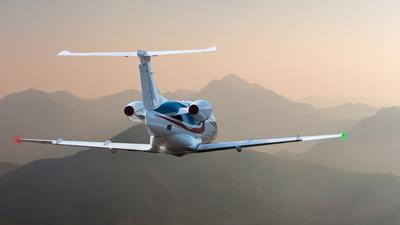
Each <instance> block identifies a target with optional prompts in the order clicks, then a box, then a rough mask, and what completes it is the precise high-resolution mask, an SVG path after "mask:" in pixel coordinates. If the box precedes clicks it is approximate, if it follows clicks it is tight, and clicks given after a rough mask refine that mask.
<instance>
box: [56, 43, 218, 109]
mask: <svg viewBox="0 0 400 225" xmlns="http://www.w3.org/2000/svg"><path fill="white" fill-rule="evenodd" d="M215 51H217V48H216V47H210V48H205V49H194V50H172V51H146V50H138V51H134V52H85V53H82V52H81V53H75V52H70V51H62V52H60V53H59V54H58V55H59V56H114V57H131V56H136V57H139V59H140V65H139V69H140V81H141V86H142V96H143V104H144V108H145V109H146V110H153V109H155V108H157V107H158V106H160V104H162V103H164V102H165V101H167V99H166V98H165V97H164V96H162V95H161V94H160V92H159V90H158V88H157V85H156V82H155V80H154V73H153V70H152V67H151V63H150V60H151V57H153V56H161V55H178V54H191V53H203V52H215Z"/></svg>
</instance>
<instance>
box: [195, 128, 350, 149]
mask: <svg viewBox="0 0 400 225" xmlns="http://www.w3.org/2000/svg"><path fill="white" fill-rule="evenodd" d="M347 137H348V134H347V133H345V132H343V133H339V134H327V135H317V136H296V137H285V138H272V139H259V140H246V141H230V142H217V143H210V144H199V145H198V146H197V148H196V150H195V151H196V152H199V153H200V152H211V151H219V150H227V149H236V150H237V151H241V150H242V148H248V147H255V146H261V145H275V144H284V143H292V142H301V141H315V140H324V139H332V138H341V139H347Z"/></svg>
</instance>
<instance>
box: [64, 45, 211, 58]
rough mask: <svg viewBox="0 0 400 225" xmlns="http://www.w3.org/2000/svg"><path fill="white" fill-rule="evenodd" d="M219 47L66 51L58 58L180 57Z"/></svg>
mask: <svg viewBox="0 0 400 225" xmlns="http://www.w3.org/2000/svg"><path fill="white" fill-rule="evenodd" d="M215 51H217V47H215V46H214V47H210V48H205V49H193V50H171V51H144V50H140V51H134V52H70V51H67V50H64V51H62V52H60V53H58V56H117V57H130V56H159V55H180V54H192V53H204V52H215Z"/></svg>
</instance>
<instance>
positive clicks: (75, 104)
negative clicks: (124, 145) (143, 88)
mask: <svg viewBox="0 0 400 225" xmlns="http://www.w3.org/2000/svg"><path fill="white" fill-rule="evenodd" d="M128 95H129V96H130V97H129V99H135V98H136V99H137V98H138V97H139V93H138V92H135V91H133V90H131V91H129V93H128V92H123V93H120V94H118V95H116V96H108V97H104V98H100V99H97V100H83V99H80V98H78V97H76V96H73V95H71V94H69V93H68V92H54V93H50V94H49V93H46V92H43V91H38V90H33V89H30V90H27V91H24V92H19V93H15V94H11V95H9V96H6V97H5V98H3V99H2V100H1V101H0V124H1V129H0V143H2V150H1V151H0V158H1V159H2V160H3V161H8V162H17V163H24V162H27V161H31V160H34V159H37V158H43V157H46V156H51V157H53V156H62V155H65V154H69V153H70V152H71V151H72V152H73V151H74V150H73V149H66V148H64V149H66V150H65V151H63V150H62V149H61V150H60V151H58V152H56V153H50V154H49V153H48V149H49V147H48V146H43V145H35V146H34V145H15V144H14V143H13V139H14V136H15V135H20V136H25V137H38V138H59V137H62V138H65V139H83V140H85V139H93V138H104V137H110V136H112V135H113V134H115V133H117V132H118V131H120V130H121V129H126V128H127V127H129V123H127V119H126V118H125V117H124V116H123V114H122V113H121V110H122V108H123V107H124V106H125V104H126V102H127V101H128V100H127V98H126V97H127V96H128ZM122 102H124V103H122Z"/></svg>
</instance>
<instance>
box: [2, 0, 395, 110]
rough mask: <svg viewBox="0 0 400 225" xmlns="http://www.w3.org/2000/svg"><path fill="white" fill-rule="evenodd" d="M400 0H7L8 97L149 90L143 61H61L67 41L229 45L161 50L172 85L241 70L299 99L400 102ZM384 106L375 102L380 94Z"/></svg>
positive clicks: (160, 63) (123, 46)
mask: <svg viewBox="0 0 400 225" xmlns="http://www.w3.org/2000/svg"><path fill="white" fill-rule="evenodd" d="M399 9H400V2H398V1H389V0H387V1H372V0H369V1H356V0H349V1H289V0H284V1H246V2H243V1H236V0H235V1H228V0H221V1H218V2H216V1H209V0H204V1H176V0H172V1H125V0H118V1H104V0H101V1H90V0H84V1H77V0H71V1H61V0H52V1H50V0H38V1H27V0H17V1H15V0H14V1H10V0H6V1H2V7H0V29H1V31H0V32H1V37H2V38H1V42H0V49H1V53H0V61H1V67H0V79H1V82H0V97H1V96H4V95H6V94H8V93H11V92H15V91H19V90H24V89H27V88H37V89H42V90H46V91H55V90H68V91H71V92H72V93H74V94H77V95H79V96H81V97H84V98H93V97H98V96H103V95H106V94H111V93H115V92H118V91H121V90H125V89H129V88H136V89H139V77H138V69H137V60H136V59H134V58H128V59H126V58H113V59H111V58H107V59H106V58H100V59H99V58H59V57H56V54H57V53H58V52H59V51H60V50H63V49H69V50H74V51H127V50H136V49H139V48H142V49H152V50H153V49H154V50H164V49H192V48H201V47H208V46H212V45H217V46H218V48H219V51H218V52H217V53H216V54H208V55H193V56H171V57H163V58H161V57H159V58H156V59H155V60H154V61H156V62H155V63H154V67H155V68H154V69H155V72H156V73H157V81H158V83H159V86H160V88H161V89H162V91H163V92H165V91H172V90H176V89H190V90H197V89H199V88H200V87H202V86H204V85H205V84H206V83H207V82H208V81H210V80H213V79H219V78H221V77H223V76H224V75H226V74H228V73H236V74H239V75H240V76H241V77H243V78H245V79H246V80H248V81H250V82H255V83H258V84H260V85H262V86H264V87H266V88H268V89H272V90H275V91H277V92H278V93H281V94H283V95H285V96H288V97H289V98H294V99H299V98H302V97H306V96H310V95H314V96H315V95H316V96H322V97H346V98H359V99H360V98H362V99H367V100H366V101H367V103H368V99H375V100H376V99H381V100H382V101H381V102H377V103H376V101H375V102H374V104H375V105H379V104H381V105H388V104H400V99H398V97H397V96H399V95H400V89H399V88H398V84H399V83H400V76H399V73H400V64H399V63H398V60H399V58H400V57H399V56H400V50H399V49H400V44H399V42H398V40H399V39H400V31H399V29H398V27H399V25H400V16H399V15H400V10H399ZM371 104H372V103H371Z"/></svg>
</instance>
